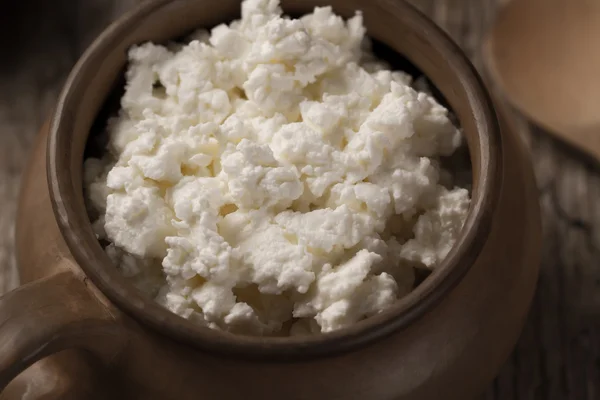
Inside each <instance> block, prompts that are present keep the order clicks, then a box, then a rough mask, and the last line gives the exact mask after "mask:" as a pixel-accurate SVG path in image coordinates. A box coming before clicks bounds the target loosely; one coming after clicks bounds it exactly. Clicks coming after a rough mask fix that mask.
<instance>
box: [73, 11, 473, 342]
mask: <svg viewBox="0 0 600 400" xmlns="http://www.w3.org/2000/svg"><path fill="white" fill-rule="evenodd" d="M193 38H194V39H193V40H192V41H191V42H190V43H189V44H186V45H183V46H181V45H179V46H167V47H165V46H160V45H156V44H152V43H146V44H142V45H140V46H135V47H133V48H132V49H131V50H130V51H129V68H128V70H127V75H126V78H127V85H126V88H125V89H126V90H125V94H124V96H123V97H122V99H121V110H120V112H119V114H118V115H117V116H115V117H114V118H112V119H111V120H110V122H109V124H108V127H107V132H108V137H109V144H108V151H107V153H106V155H105V156H104V157H103V158H102V159H94V158H91V159H88V160H87V161H86V163H85V170H86V171H85V172H86V173H85V188H86V193H87V200H88V202H89V208H90V215H92V216H93V218H94V219H95V220H96V221H95V223H94V229H95V230H96V232H97V234H98V237H99V238H101V239H104V240H107V241H108V242H110V245H108V247H107V248H106V251H107V253H108V255H109V256H110V257H111V259H112V260H113V262H114V263H115V264H116V265H117V266H118V268H120V269H121V271H122V272H123V274H124V275H125V276H126V277H127V278H128V279H131V280H132V281H133V282H134V283H135V284H136V285H137V286H138V287H140V288H141V289H142V290H143V291H145V292H146V293H148V294H149V295H151V296H154V297H155V298H156V299H157V301H159V302H160V303H161V304H163V305H164V306H165V307H166V308H167V309H169V310H171V311H172V312H174V313H177V314H179V315H180V316H182V317H184V318H188V319H190V320H191V321H193V322H195V323H198V324H201V325H204V326H208V327H211V328H214V329H222V330H227V331H231V332H239V333H244V334H255V335H287V334H292V335H299V334H310V333H317V332H329V331H332V330H336V329H340V328H343V327H346V326H348V325H350V324H353V323H355V322H357V321H359V320H361V319H363V318H366V317H369V316H371V315H374V314H377V313H379V312H381V311H382V310H385V309H387V308H389V307H391V306H392V305H393V304H394V303H395V302H396V301H397V299H398V298H400V297H402V296H404V295H405V294H407V293H408V292H409V291H410V290H411V289H412V287H413V285H414V268H428V269H434V268H436V266H437V265H439V263H440V261H441V260H443V258H444V257H445V256H446V255H447V254H448V252H449V251H450V249H451V247H452V245H453V244H454V242H455V240H456V238H457V236H458V234H459V232H460V230H461V228H462V225H463V223H464V220H465V217H466V214H467V212H468V208H469V193H468V191H467V190H465V189H461V188H453V189H452V188H447V187H444V186H442V185H441V184H440V176H441V175H444V174H446V172H445V171H443V170H441V168H440V166H439V157H440V156H447V155H450V154H452V153H453V152H454V151H455V149H456V148H457V147H458V146H459V144H460V139H461V137H460V133H459V131H458V130H457V129H456V128H455V127H454V126H453V125H452V123H451V122H450V120H449V119H448V112H447V110H446V109H445V108H444V107H442V106H441V105H439V104H438V103H437V102H436V101H435V100H434V99H433V97H431V96H430V95H428V94H426V93H421V92H417V91H416V90H415V89H413V88H412V87H411V86H410V85H411V79H410V77H409V76H407V75H406V74H404V73H401V72H394V71H390V70H389V69H388V68H387V67H386V65H385V64H384V63H382V62H380V61H378V60H376V59H375V58H374V57H373V56H372V55H371V54H370V53H369V52H368V42H367V40H366V39H365V29H364V27H363V24H362V17H361V15H360V13H357V14H356V16H355V17H353V18H351V19H350V20H348V21H344V20H342V19H341V18H340V17H338V16H336V15H334V14H333V13H332V10H331V8H330V7H321V8H316V9H315V10H314V12H313V13H312V14H309V15H306V16H304V17H302V18H300V19H297V20H295V19H290V18H288V17H285V16H282V12H281V9H280V7H279V3H278V1H277V0H246V1H244V2H243V3H242V18H241V20H239V21H234V22H232V23H231V24H229V25H219V26H217V27H215V28H213V29H212V31H211V32H210V33H209V32H206V31H200V32H198V33H196V34H195V35H193Z"/></svg>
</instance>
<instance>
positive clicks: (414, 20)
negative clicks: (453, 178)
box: [47, 0, 502, 361]
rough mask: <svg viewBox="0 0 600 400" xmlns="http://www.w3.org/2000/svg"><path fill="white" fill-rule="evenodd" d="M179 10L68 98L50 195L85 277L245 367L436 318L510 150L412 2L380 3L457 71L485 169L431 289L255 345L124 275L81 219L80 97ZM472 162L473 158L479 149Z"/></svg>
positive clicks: (51, 166) (468, 78) (150, 7)
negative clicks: (322, 327)
mask: <svg viewBox="0 0 600 400" xmlns="http://www.w3.org/2000/svg"><path fill="white" fill-rule="evenodd" d="M177 1H181V0H175V2H177ZM373 1H374V0H373ZM169 3H173V0H151V1H147V2H145V3H142V4H141V5H139V6H138V7H136V8H135V9H134V10H132V11H130V12H129V13H127V14H125V15H124V16H123V17H121V18H120V19H119V20H117V21H116V22H115V23H113V24H112V25H111V26H109V27H108V28H107V29H106V30H105V31H104V32H103V33H102V34H101V35H100V36H99V37H98V39H96V41H94V43H93V44H92V45H91V46H90V47H89V48H88V50H87V51H86V52H85V53H84V55H83V56H82V57H81V58H80V60H79V61H78V63H77V64H76V66H75V67H74V69H73V70H72V72H71V74H70V75H69V78H68V80H67V82H66V84H65V86H64V89H63V91H62V92H61V95H60V97H59V101H58V105H57V108H56V111H55V115H54V118H53V121H52V125H51V129H50V135H49V139H48V146H47V171H48V185H49V188H50V197H51V201H52V207H53V210H54V214H55V217H56V220H57V222H58V225H59V228H60V231H61V233H62V235H63V237H64V239H65V241H66V243H67V245H68V247H69V249H70V251H71V254H72V255H73V257H74V259H75V260H76V261H77V263H78V264H79V266H80V268H81V269H82V270H83V271H84V272H85V274H86V275H87V276H88V277H89V278H90V279H91V280H92V282H93V283H94V284H95V285H96V286H97V287H98V288H99V289H100V291H101V292H102V293H103V294H104V295H105V296H106V297H107V298H108V299H109V300H110V301H111V302H113V303H114V304H115V305H116V306H117V307H118V308H119V309H121V310H123V311H125V312H126V313H127V314H128V315H130V316H131V317H132V318H134V319H135V320H138V321H140V322H142V323H143V324H145V325H147V326H149V327H151V328H152V329H154V330H156V331H158V332H160V333H162V334H164V335H165V336H169V337H171V338H173V339H175V340H178V341H180V342H183V343H185V344H188V345H191V346H193V347H195V348H197V349H200V350H203V351H207V352H211V353H215V354H218V355H222V356H230V357H236V358H246V359H261V360H271V361H294V360H304V359H309V358H315V357H321V356H331V355H335V354H340V353H343V352H347V351H351V350H354V349H357V348H359V347H363V346H366V345H368V344H371V343H373V342H375V341H377V340H379V339H382V338H384V337H386V336H388V335H389V334H391V333H393V332H395V331H398V330H401V329H404V328H406V327H408V326H409V325H410V324H411V323H413V322H414V321H416V320H417V319H418V318H420V317H421V316H423V315H424V314H425V313H426V312H428V311H429V310H431V309H432V308H433V307H434V306H435V305H436V304H437V303H438V302H439V301H440V300H441V299H442V298H443V297H444V296H445V295H446V294H448V293H449V292H450V291H451V290H452V289H453V288H454V287H455V286H456V285H457V284H458V283H459V282H460V281H461V279H462V278H463V277H464V275H465V274H466V273H467V272H468V270H469V269H470V267H471V265H472V264H473V263H474V262H475V260H476V259H477V257H478V256H479V254H480V252H481V250H482V249H483V247H484V244H485V243H486V241H487V238H488V235H489V233H490V231H491V225H492V218H493V214H494V211H495V208H496V204H497V200H498V198H499V193H500V190H501V178H500V176H501V175H500V174H501V163H502V149H501V140H500V130H499V126H498V121H497V119H496V115H495V113H494V110H493V103H492V101H491V98H490V96H489V94H488V92H487V90H486V89H485V87H484V85H483V83H482V80H481V78H480V77H479V75H478V74H477V72H476V71H475V69H474V67H473V66H472V64H471V63H470V62H469V61H468V59H467V58H466V56H465V55H464V54H463V52H462V51H461V50H460V49H459V48H458V46H457V45H456V44H455V43H454V42H453V41H452V40H451V39H450V38H449V37H448V36H447V35H446V34H445V33H444V32H443V31H442V30H441V29H440V28H438V27H437V26H436V25H435V24H434V23H433V22H432V21H430V20H429V19H428V18H427V17H426V16H424V15H423V14H422V13H421V12H420V11H418V10H417V9H416V8H414V7H413V6H412V5H410V4H408V3H405V2H404V1H395V2H391V1H388V0H378V3H380V5H381V7H382V8H385V10H386V11H389V12H390V13H393V14H394V16H396V17H397V18H399V20H400V21H399V22H401V23H403V24H406V25H407V26H408V28H409V29H411V30H413V31H415V32H417V33H418V34H421V35H422V36H426V37H427V40H429V41H430V42H431V43H432V45H433V46H434V47H436V49H437V50H438V51H440V52H441V54H442V55H443V56H444V58H445V59H446V61H447V63H448V66H447V68H449V69H450V70H452V71H453V73H454V74H456V75H457V77H458V79H459V81H460V83H461V84H462V85H463V87H464V88H465V91H466V93H467V97H468V102H469V109H470V110H471V112H472V117H473V118H474V120H475V125H476V127H477V130H478V137H479V148H478V149H477V152H478V153H479V156H480V157H479V159H480V168H479V179H478V180H477V182H476V185H477V187H478V188H479V189H478V193H479V196H473V199H472V202H471V207H470V211H469V215H468V216H467V220H466V222H465V224H464V227H463V229H462V232H461V234H460V236H459V238H458V240H457V242H456V243H455V245H454V247H453V248H452V250H451V251H450V253H449V254H448V255H447V257H446V258H445V259H444V260H443V261H442V263H441V264H440V265H439V266H438V267H437V268H436V270H435V271H434V272H433V273H432V274H431V275H430V276H429V277H428V278H427V279H426V280H425V281H424V282H422V283H421V284H420V285H418V286H417V287H416V288H415V289H414V290H413V291H412V292H411V293H409V294H408V295H406V296H405V297H403V298H401V299H400V300H398V302H397V304H396V305H395V306H393V307H391V308H390V309H388V310H386V311H384V312H382V313H380V314H378V315H375V316H372V317H370V318H367V319H365V320H362V321H359V322H357V323H356V324H354V325H352V326H350V327H347V328H343V329H340V330H337V331H334V332H330V333H325V334H318V335H313V336H302V337H253V336H243V335H237V334H230V333H227V332H221V331H215V330H212V329H209V328H206V327H201V326H198V325H195V324H193V323H191V322H190V321H187V320H185V319H183V318H181V317H179V316H178V315H176V314H173V313H171V312H170V311H168V310H166V309H164V308H163V307H162V306H160V305H159V304H158V303H156V302H155V301H154V300H153V299H149V298H146V297H144V296H143V295H142V294H141V293H140V292H138V291H137V290H136V289H135V288H134V287H133V286H132V285H131V284H129V283H128V282H127V281H126V280H125V278H123V277H122V276H121V275H120V273H119V272H118V271H117V270H116V268H114V266H113V265H112V264H111V263H110V260H109V259H108V257H107V256H106V254H105V253H104V251H103V250H102V248H101V246H100V244H99V242H98V241H97V240H96V238H95V236H94V235H93V232H92V228H91V223H90V221H89V218H88V217H87V214H85V215H84V216H83V217H82V215H81V214H82V207H83V212H84V213H85V206H84V205H83V194H82V182H79V183H78V182H75V179H74V175H73V174H74V172H73V171H72V165H73V161H74V160H73V159H72V157H75V156H81V155H77V154H73V152H71V151H70V150H67V149H68V147H69V146H68V145H69V141H70V138H71V136H72V135H73V132H72V129H71V127H72V125H71V124H70V120H72V119H73V115H75V113H76V110H77V107H78V99H79V97H80V96H79V94H78V90H77V89H76V88H78V87H81V85H82V74H83V72H84V71H86V70H89V69H90V68H94V66H93V65H91V63H90V59H91V58H92V56H97V55H98V54H107V52H110V51H111V43H114V41H117V40H119V38H120V37H121V36H122V35H124V34H125V33H126V32H128V31H129V30H130V29H131V27H132V26H135V24H136V23H137V22H139V21H141V20H143V19H144V18H146V17H147V16H148V15H150V14H152V13H156V12H160V10H161V8H162V7H165V6H166V5H168V4H169ZM284 8H285V7H284ZM409 59H410V57H409ZM79 91H80V90H79ZM469 152H470V153H472V149H471V148H470V149H469ZM75 161H77V162H81V164H82V162H83V160H75ZM75 176H77V174H75Z"/></svg>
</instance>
